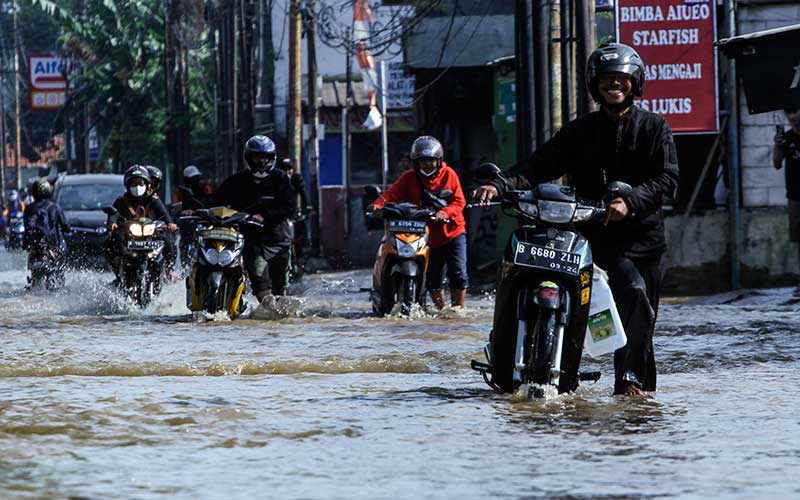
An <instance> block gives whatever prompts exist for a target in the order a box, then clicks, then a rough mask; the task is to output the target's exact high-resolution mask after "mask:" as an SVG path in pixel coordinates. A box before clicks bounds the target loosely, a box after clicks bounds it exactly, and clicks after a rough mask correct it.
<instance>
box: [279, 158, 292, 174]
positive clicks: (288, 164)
mask: <svg viewBox="0 0 800 500" xmlns="http://www.w3.org/2000/svg"><path fill="white" fill-rule="evenodd" d="M278 168H280V169H281V170H283V171H284V172H288V171H289V170H291V169H293V168H294V163H293V162H292V159H291V158H284V159H283V160H281V162H280V164H279V165H278Z"/></svg>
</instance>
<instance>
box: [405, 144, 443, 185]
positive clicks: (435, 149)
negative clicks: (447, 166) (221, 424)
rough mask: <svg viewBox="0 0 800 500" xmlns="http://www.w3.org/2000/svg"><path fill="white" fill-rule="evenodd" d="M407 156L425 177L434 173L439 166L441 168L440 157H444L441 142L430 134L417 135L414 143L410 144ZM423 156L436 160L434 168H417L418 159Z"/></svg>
mask: <svg viewBox="0 0 800 500" xmlns="http://www.w3.org/2000/svg"><path fill="white" fill-rule="evenodd" d="M408 156H409V158H411V161H412V162H413V163H414V168H415V169H416V171H417V172H419V173H421V174H422V175H424V176H426V177H430V176H432V175H435V174H436V173H437V172H438V171H439V169H440V168H442V159H443V158H444V148H443V147H442V143H441V142H439V141H438V140H437V139H436V138H435V137H433V136H430V135H423V136H421V137H418V138H417V139H416V140H415V141H414V143H413V144H412V145H411V153H409V155H408ZM423 158H433V159H435V160H436V168H435V169H434V170H433V171H432V172H428V173H426V172H423V171H421V170H420V168H419V162H418V160H421V159H423Z"/></svg>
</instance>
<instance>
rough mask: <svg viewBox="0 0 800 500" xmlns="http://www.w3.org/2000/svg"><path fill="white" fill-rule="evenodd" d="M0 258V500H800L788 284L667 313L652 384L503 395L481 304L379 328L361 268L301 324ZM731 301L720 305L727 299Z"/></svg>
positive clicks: (488, 301) (318, 296) (311, 286)
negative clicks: (487, 371) (43, 274)
mask: <svg viewBox="0 0 800 500" xmlns="http://www.w3.org/2000/svg"><path fill="white" fill-rule="evenodd" d="M23 265H24V260H23V259H22V257H21V256H19V255H8V254H5V253H0V334H2V338H3V342H2V349H0V498H3V499H28V498H75V499H77V498H80V499H100V498H126V499H165V498H169V499H197V498H209V499H216V498H235V497H237V498H245V497H254V498H287V499H318V498H319V499H322V498H324V499H338V498H342V499H345V498H346V499H396V498H415V499H417V498H435V499H452V498H488V497H491V498H520V499H523V498H524V499H528V498H552V499H557V498H558V499H566V498H570V499H588V498H602V499H613V498H710V497H717V498H770V497H775V498H798V497H800V485H798V483H797V481H796V480H795V479H794V476H795V475H796V474H795V473H796V472H797V471H798V464H799V463H800V416H798V411H797V408H798V403H797V402H798V399H799V398H798V396H800V391H798V383H797V380H796V378H797V376H798V373H800V370H798V369H799V368H800V362H799V360H800V334H798V332H800V316H799V315H798V310H799V309H800V305H796V304H793V303H792V302H794V301H793V300H791V293H792V291H791V290H788V289H783V290H770V291H764V292H760V293H755V294H753V293H751V294H743V295H728V296H721V297H714V298H710V299H705V300H694V301H689V302H684V303H676V304H663V305H662V308H661V311H660V318H659V323H658V327H657V333H656V354H657V361H658V366H659V391H658V392H656V393H654V394H652V395H649V396H646V397H638V398H624V397H613V396H611V389H612V380H611V376H612V369H611V368H612V366H611V359H610V357H606V358H604V359H601V360H599V361H594V360H591V359H590V358H585V360H584V361H585V366H584V368H591V367H595V368H598V369H600V370H602V371H603V374H604V376H603V378H602V379H601V380H600V382H598V383H597V384H589V385H585V386H583V387H581V388H580V390H579V391H578V392H577V394H573V395H567V396H560V397H553V398H549V399H547V400H544V401H524V400H521V399H519V398H515V397H512V396H499V395H496V394H494V393H493V392H491V390H490V389H489V388H488V387H487V386H485V385H484V384H483V382H482V381H481V379H480V377H479V375H478V374H476V373H474V372H472V371H471V370H470V369H469V360H470V359H472V358H475V359H481V355H480V351H481V349H482V347H483V345H484V343H485V341H486V337H487V334H488V331H489V328H490V322H491V314H492V308H493V302H492V297H491V296H488V295H487V296H484V297H470V298H469V300H468V304H467V306H468V307H467V311H466V312H460V311H445V312H444V313H443V314H440V315H438V316H437V317H418V318H413V319H408V318H399V317H390V318H384V319H378V318H372V317H370V315H369V305H368V303H367V295H366V293H364V292H361V291H360V288H361V287H363V286H367V285H368V283H369V273H368V272H365V271H354V272H347V273H333V274H322V275H315V276H310V277H308V279H307V280H306V283H305V285H304V288H305V290H304V291H303V294H302V295H301V297H302V307H301V309H302V311H303V314H304V317H292V318H287V319H283V320H280V321H256V320H248V319H244V320H237V321H234V322H229V321H214V322H199V321H196V320H195V319H193V317H192V316H191V315H189V314H187V311H186V309H185V307H184V290H183V286H182V285H179V284H176V285H172V286H170V287H168V288H167V290H166V291H165V293H164V294H163V295H162V296H161V297H160V298H159V299H158V300H157V302H156V303H155V304H153V305H152V306H151V307H149V308H148V309H147V310H144V311H138V310H135V309H133V308H131V307H130V306H128V305H127V304H126V303H125V302H124V301H122V300H120V299H118V298H116V297H115V296H114V294H113V293H112V291H111V290H110V288H109V287H108V284H109V282H110V281H111V277H110V275H108V274H105V275H101V274H96V273H78V274H73V275H70V276H69V278H68V281H67V289H66V290H64V291H62V292H59V293H56V294H46V293H35V294H31V293H29V292H27V291H25V290H24V285H25V273H24V271H23ZM726 302H728V303H726Z"/></svg>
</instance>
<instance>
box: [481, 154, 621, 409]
mask: <svg viewBox="0 0 800 500" xmlns="http://www.w3.org/2000/svg"><path fill="white" fill-rule="evenodd" d="M477 178H478V180H479V181H481V182H489V181H492V180H495V179H500V180H501V181H502V182H504V183H505V180H504V179H503V177H502V175H501V172H500V169H499V168H498V167H497V166H496V165H494V164H484V165H481V166H480V167H479V168H478V170H477ZM631 189H632V188H631V186H629V185H628V184H625V183H622V182H612V183H611V184H609V186H608V194H607V195H606V198H604V199H607V200H610V199H613V198H616V197H617V196H622V197H625V196H627V195H629V194H630V191H631ZM493 204H494V205H500V206H501V207H502V209H503V210H504V212H506V213H508V214H509V215H512V216H514V217H516V218H517V219H518V220H519V222H520V227H519V228H518V229H517V230H515V231H514V232H513V233H512V234H511V236H510V238H509V241H508V245H507V246H506V250H505V255H504V260H503V263H502V269H501V277H500V280H499V283H500V285H499V288H498V296H497V298H496V302H495V314H494V324H493V330H492V334H491V339H490V343H489V344H488V345H487V346H486V348H485V349H484V354H485V356H486V359H487V363H481V362H478V361H474V360H473V361H472V368H473V369H474V370H477V371H479V372H480V373H481V374H482V375H483V377H484V380H485V381H486V383H487V384H489V386H491V387H492V388H493V389H495V390H496V391H498V392H514V391H516V390H517V389H518V388H520V387H521V386H525V387H527V388H528V394H527V396H528V397H542V396H544V389H545V387H547V386H552V387H555V388H556V390H557V391H558V393H559V394H561V393H565V392H571V391H574V390H575V389H576V388H577V387H578V383H579V381H584V380H591V381H596V380H598V379H599V378H600V372H584V373H581V372H579V371H578V370H579V365H580V360H581V354H582V352H583V342H584V337H585V333H586V325H587V322H588V317H589V304H590V300H591V286H592V275H593V262H592V251H591V248H589V242H588V241H587V240H586V238H584V237H583V236H582V235H581V234H580V233H579V232H577V231H576V229H575V224H576V223H581V222H590V221H592V220H596V219H598V218H600V217H602V216H604V215H605V213H606V209H605V206H603V205H599V204H592V203H580V202H579V201H578V200H577V198H576V196H575V189H574V188H572V187H569V186H563V185H560V184H539V185H538V186H536V187H535V188H534V189H533V190H532V191H510V190H507V191H505V193H504V194H503V196H502V199H501V201H500V202H499V203H493Z"/></svg>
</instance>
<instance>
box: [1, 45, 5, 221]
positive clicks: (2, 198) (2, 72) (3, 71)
mask: <svg viewBox="0 0 800 500" xmlns="http://www.w3.org/2000/svg"><path fill="white" fill-rule="evenodd" d="M3 55H4V54H3V53H2V52H0V207H1V206H2V204H3V203H4V202H5V200H6V101H5V90H6V83H5V82H6V78H5V73H6V61H5V59H4V58H3Z"/></svg>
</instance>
